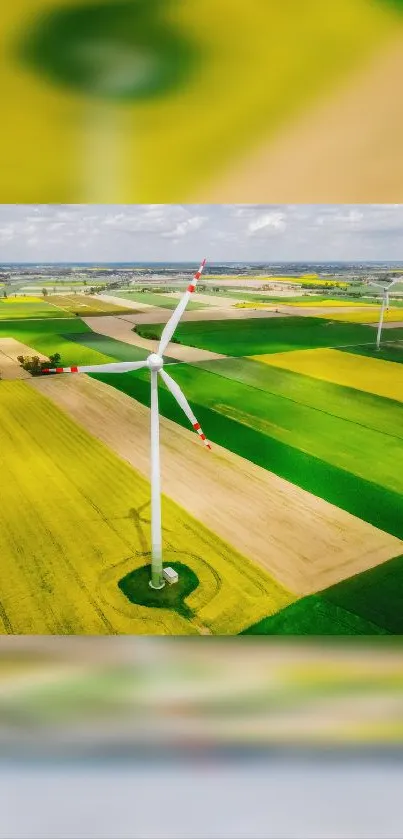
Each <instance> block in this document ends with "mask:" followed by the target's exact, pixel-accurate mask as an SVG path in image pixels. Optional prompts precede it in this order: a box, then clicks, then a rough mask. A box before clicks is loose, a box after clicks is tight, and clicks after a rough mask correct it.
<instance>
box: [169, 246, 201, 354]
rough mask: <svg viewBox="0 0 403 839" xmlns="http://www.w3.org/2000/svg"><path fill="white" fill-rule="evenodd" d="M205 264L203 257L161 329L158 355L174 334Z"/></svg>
mask: <svg viewBox="0 0 403 839" xmlns="http://www.w3.org/2000/svg"><path fill="white" fill-rule="evenodd" d="M205 264H206V260H205V259H203V262H202V264H201V265H200V268H199V270H198V271H196V273H195V275H194V277H193V280H192V282H191V283H189V285H188V287H187V289H186V291H185V293H184V295H183V296H182V297H181V299H180V301H179V303H178V305H177V307H176V309H174V311H173V312H172V315H171V317H170V318H169V321H168V322H167V323H166V324H165V326H164V329H163V331H162V335H161V338H160V343H159V347H158V355H164V352H165V350H166V348H167V346H168V344H169V342H170V340H171V338H172V335H173V334H174V332H175V329H176V327H177V325H178V323H179V321H180V319H181V317H182V315H183V313H184V311H185V309H186V306H187V304H188V302H189V300H190V297H191V295H192V293H193V292H194V290H195V288H196V285H197V281H198V280H199V279H200V277H201V275H202V273H203V268H204V266H205Z"/></svg>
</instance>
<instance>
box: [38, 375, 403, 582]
mask: <svg viewBox="0 0 403 839" xmlns="http://www.w3.org/2000/svg"><path fill="white" fill-rule="evenodd" d="M30 387H33V388H35V389H36V390H38V391H40V392H41V393H43V394H44V395H46V396H47V397H48V398H50V399H52V400H53V401H54V402H55V403H56V404H57V405H58V406H59V407H61V408H62V409H63V410H64V411H66V412H67V414H69V415H70V416H71V417H72V418H73V419H74V420H75V421H76V422H78V423H79V424H81V425H82V426H83V427H84V428H86V429H87V430H88V431H89V432H90V433H91V434H93V435H94V436H97V437H98V438H99V439H100V440H102V441H103V442H104V443H106V444H107V445H108V446H109V447H110V448H111V449H112V450H113V451H114V452H116V453H117V454H118V455H120V457H122V458H123V459H124V460H126V461H128V462H129V463H130V464H132V465H133V466H134V467H135V468H136V470H137V471H139V472H140V473H141V474H143V475H144V476H147V477H148V476H149V468H150V464H149V425H150V417H149V411H148V409H147V408H145V407H144V406H143V405H141V404H140V403H137V402H136V401H135V400H133V399H131V398H130V397H128V396H127V395H126V394H123V393H121V392H120V391H117V390H115V389H114V388H113V387H110V386H109V385H106V384H104V383H103V382H99V381H96V380H92V379H90V378H89V377H88V376H72V377H68V376H66V377H64V376H60V377H57V378H55V379H32V380H31V381H30ZM161 447H162V487H163V492H164V493H165V494H166V495H168V496H169V497H170V498H172V499H173V500H174V501H176V502H177V503H178V504H180V506H181V507H182V508H184V509H185V510H187V511H188V512H189V513H191V514H192V515H193V516H194V517H195V518H196V519H198V520H199V521H200V522H201V523H202V524H204V525H205V526H206V527H208V528H209V530H210V531H212V532H214V533H216V534H217V535H218V536H220V537H221V538H222V539H224V540H225V541H226V542H227V543H229V544H230V545H232V546H233V547H235V548H236V549H237V550H238V551H240V552H241V553H242V555H244V556H246V557H248V558H249V559H251V560H253V561H255V562H256V563H258V564H259V565H261V566H262V567H263V568H264V569H265V570H266V571H268V572H269V573H270V574H271V575H272V576H273V577H274V578H275V579H276V580H278V581H279V582H280V583H282V584H283V585H284V586H286V587H287V588H288V589H289V591H292V592H294V593H295V594H298V595H305V594H309V593H312V592H316V591H318V590H320V589H322V588H325V587H326V586H330V585H333V584H334V583H336V582H338V581H340V580H342V579H345V578H347V577H350V576H352V575H353V574H357V573H359V572H361V571H364V570H366V569H368V568H372V567H374V566H376V565H378V564H379V563H381V562H384V561H386V560H388V559H391V558H392V557H395V556H398V555H399V554H401V553H403V542H401V541H400V540H398V539H396V538H394V537H393V536H390V535H389V534H387V533H384V532H383V531H380V530H378V529H376V528H374V527H373V526H372V525H369V524H367V523H366V522H363V521H361V520H360V519H358V518H355V517H354V516H352V515H350V514H349V513H346V512H345V511H343V510H340V509H339V508H338V507H335V506H333V505H332V504H329V503H327V502H326V501H323V500H322V499H319V498H316V497H315V496H313V495H311V494H310V493H308V492H305V491H304V490H302V489H300V488H299V487H297V486H294V485H293V484H291V483H289V482H288V481H285V480H283V479H281V478H279V477H277V476H276V475H273V474H271V473H270V472H268V471H266V470H265V469H262V468H261V467H259V466H256V465H254V464H252V463H250V462H249V461H247V460H245V459H244V458H241V457H239V456H238V455H235V454H233V453H232V452H229V451H227V450H226V449H224V448H221V447H220V446H214V447H213V451H212V452H207V451H206V450H205V448H204V447H203V446H202V445H201V444H200V441H199V439H198V437H197V435H195V434H194V433H193V432H192V431H187V430H186V429H183V428H181V427H179V426H178V425H176V424H175V423H173V422H172V421H170V420H167V419H165V418H162V419H161Z"/></svg>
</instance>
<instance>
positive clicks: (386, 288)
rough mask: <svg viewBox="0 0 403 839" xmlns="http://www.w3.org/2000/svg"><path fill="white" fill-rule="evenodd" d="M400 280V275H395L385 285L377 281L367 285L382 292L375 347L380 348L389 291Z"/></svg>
mask: <svg viewBox="0 0 403 839" xmlns="http://www.w3.org/2000/svg"><path fill="white" fill-rule="evenodd" d="M399 282H401V277H397V278H396V279H395V280H392V282H391V283H389V285H387V286H382V285H379V283H374V282H370V283H368V285H372V286H376V288H380V289H381V290H382V292H383V294H382V305H381V313H380V315H379V323H378V331H377V333H376V348H377V350H380V348H381V338H382V327H383V319H384V316H385V311H386V310H387V309H389V291H390V289H391V288H392V286H393V285H395V283H399Z"/></svg>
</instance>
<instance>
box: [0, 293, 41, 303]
mask: <svg viewBox="0 0 403 839" xmlns="http://www.w3.org/2000/svg"><path fill="white" fill-rule="evenodd" d="M44 301H45V302H46V300H45V298H43V297H31V296H30V297H25V296H24V295H23V294H20V295H18V296H17V297H2V298H1V299H0V303H1V305H2V306H3V305H4V306H8V305H10V303H20V304H21V303H43V302H44Z"/></svg>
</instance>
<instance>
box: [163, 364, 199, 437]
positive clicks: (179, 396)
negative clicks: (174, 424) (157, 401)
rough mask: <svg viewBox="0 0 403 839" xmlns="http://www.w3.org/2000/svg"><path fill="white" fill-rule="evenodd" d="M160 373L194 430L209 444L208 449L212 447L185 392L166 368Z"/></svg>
mask: <svg viewBox="0 0 403 839" xmlns="http://www.w3.org/2000/svg"><path fill="white" fill-rule="evenodd" d="M160 375H161V376H162V378H163V380H164V382H165V384H166V386H167V388H168V390H170V392H171V393H172V396H174V397H175V399H176V401H177V403H178V405H180V407H181V408H182V411H183V412H184V414H186V416H187V418H188V420H189V421H190V422H191V423H192V425H193V428H194V430H195V431H197V433H198V435H199V437H200V438H201V439H202V440H203V443H204V445H205V446H207V448H208V449H211V444H210V443H209V441H208V440H207V439H206V435H205V434H203V431H202V429H201V427H200V423H198V422H197V419H196V417H195V415H194V413H193V411H192V409H191V407H190V405H189V402H188V401H187V399H186V396H185V394H184V393H182V391H181V389H180V387H179V385H178V384H177V383H176V382H175V381H174V380H173V379H172V378H171V376H169V375H168V373H166V372H165V370H160Z"/></svg>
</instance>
